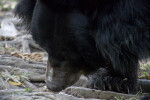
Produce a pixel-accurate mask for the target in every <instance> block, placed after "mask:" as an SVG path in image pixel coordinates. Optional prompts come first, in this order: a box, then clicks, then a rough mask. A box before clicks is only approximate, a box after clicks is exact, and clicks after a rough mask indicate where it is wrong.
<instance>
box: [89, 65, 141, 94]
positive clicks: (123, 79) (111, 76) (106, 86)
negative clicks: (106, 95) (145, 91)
mask: <svg viewBox="0 0 150 100" xmlns="http://www.w3.org/2000/svg"><path fill="white" fill-rule="evenodd" d="M128 68H129V67H128ZM134 68H135V69H134V70H132V69H133V67H132V68H131V69H128V70H127V71H125V73H123V72H121V71H120V72H119V71H117V70H115V69H113V67H112V66H108V67H107V68H106V69H103V70H102V69H99V70H98V71H97V72H96V73H94V74H93V75H90V76H89V79H90V83H89V85H88V86H89V87H90V88H94V89H98V90H108V91H115V92H122V93H127V94H134V93H136V88H137V68H138V67H137V66H136V67H134ZM131 70H132V71H131Z"/></svg>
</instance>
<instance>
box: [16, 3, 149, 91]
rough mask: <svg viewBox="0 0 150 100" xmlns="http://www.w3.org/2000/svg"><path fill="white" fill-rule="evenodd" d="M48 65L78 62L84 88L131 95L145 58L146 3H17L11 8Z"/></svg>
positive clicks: (147, 17)
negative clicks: (87, 78)
mask: <svg viewBox="0 0 150 100" xmlns="http://www.w3.org/2000/svg"><path fill="white" fill-rule="evenodd" d="M16 14H17V15H19V16H20V17H21V18H22V19H23V20H24V22H25V23H27V24H28V25H27V26H30V25H31V26H30V31H31V34H32V35H33V38H34V39H35V41H36V42H37V43H38V44H39V45H40V46H41V47H43V48H44V49H45V50H46V51H47V52H48V54H49V56H50V57H51V58H53V59H57V60H58V61H60V62H61V61H63V60H68V59H69V60H70V61H72V62H75V61H78V63H79V65H80V64H82V65H84V66H82V68H80V67H81V66H77V67H79V69H84V70H86V73H87V74H90V73H92V72H95V71H96V70H98V69H99V68H104V69H105V70H106V73H105V74H102V73H103V71H101V70H98V71H96V74H94V75H92V76H91V77H90V79H91V83H90V87H92V88H96V89H103V90H112V91H118V92H125V93H133V92H135V91H136V86H137V70H138V64H139V63H138V62H139V60H142V59H146V58H148V57H149V56H150V1H149V0H21V1H20V2H19V4H18V6H17V7H16Z"/></svg>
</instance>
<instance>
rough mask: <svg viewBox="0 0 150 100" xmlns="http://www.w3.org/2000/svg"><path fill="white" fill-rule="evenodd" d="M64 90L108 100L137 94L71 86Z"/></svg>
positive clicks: (126, 97) (80, 96)
mask: <svg viewBox="0 0 150 100" xmlns="http://www.w3.org/2000/svg"><path fill="white" fill-rule="evenodd" d="M64 92H66V93H67V94H70V95H73V96H75V97H79V98H96V99H107V100H109V99H112V98H115V97H124V99H129V98H133V97H135V95H129V94H122V93H116V92H111V91H101V90H94V89H88V88H83V87H69V88H67V89H66V90H64ZM89 94H90V95H89Z"/></svg>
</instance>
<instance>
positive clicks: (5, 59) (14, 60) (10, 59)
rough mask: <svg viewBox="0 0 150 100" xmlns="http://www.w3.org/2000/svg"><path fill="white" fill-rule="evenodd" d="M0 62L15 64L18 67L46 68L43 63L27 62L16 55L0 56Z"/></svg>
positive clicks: (2, 63)
mask: <svg viewBox="0 0 150 100" xmlns="http://www.w3.org/2000/svg"><path fill="white" fill-rule="evenodd" d="M0 64H1V65H9V66H15V67H19V68H25V69H28V68H34V69H43V70H46V66H44V65H37V64H29V63H27V62H25V61H24V60H22V59H20V58H17V57H4V56H0Z"/></svg>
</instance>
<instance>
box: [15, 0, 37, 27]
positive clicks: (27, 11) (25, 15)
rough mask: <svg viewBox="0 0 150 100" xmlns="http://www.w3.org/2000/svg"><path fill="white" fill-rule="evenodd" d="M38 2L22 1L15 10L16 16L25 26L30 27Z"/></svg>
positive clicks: (33, 0) (31, 0)
mask: <svg viewBox="0 0 150 100" xmlns="http://www.w3.org/2000/svg"><path fill="white" fill-rule="evenodd" d="M36 2H37V0H20V1H19V3H18V4H17V6H16V8H15V15H17V16H19V18H21V19H22V21H23V24H26V25H30V23H31V20H32V16H33V12H34V7H35V4H36Z"/></svg>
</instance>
